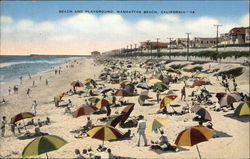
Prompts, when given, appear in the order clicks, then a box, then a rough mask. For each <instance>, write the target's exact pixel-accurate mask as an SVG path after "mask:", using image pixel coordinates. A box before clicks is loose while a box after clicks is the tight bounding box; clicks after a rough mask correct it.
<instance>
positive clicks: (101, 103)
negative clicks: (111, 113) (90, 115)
mask: <svg viewBox="0 0 250 159" xmlns="http://www.w3.org/2000/svg"><path fill="white" fill-rule="evenodd" d="M107 105H109V101H108V100H107V99H101V100H100V101H98V102H97V103H96V105H95V106H96V107H97V108H98V109H101V107H106V106H107Z"/></svg>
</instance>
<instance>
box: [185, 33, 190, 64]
mask: <svg viewBox="0 0 250 159" xmlns="http://www.w3.org/2000/svg"><path fill="white" fill-rule="evenodd" d="M186 34H187V55H186V56H187V61H188V60H189V59H188V55H189V34H191V33H186Z"/></svg>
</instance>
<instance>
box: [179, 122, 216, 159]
mask: <svg viewBox="0 0 250 159" xmlns="http://www.w3.org/2000/svg"><path fill="white" fill-rule="evenodd" d="M214 135H215V133H214V132H213V131H211V130H210V129H208V128H206V127H204V126H200V125H199V126H194V127H191V128H188V129H185V130H183V131H182V132H181V133H179V135H178V136H177V138H176V140H175V144H176V145H177V146H193V145H195V146H196V148H197V151H198V154H199V157H200V159H201V155H200V151H199V148H198V146H197V144H198V143H200V142H204V141H208V140H209V139H210V138H212V137H213V136H214Z"/></svg>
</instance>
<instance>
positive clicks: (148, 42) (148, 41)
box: [147, 40, 150, 53]
mask: <svg viewBox="0 0 250 159" xmlns="http://www.w3.org/2000/svg"><path fill="white" fill-rule="evenodd" d="M149 44H150V40H147V49H148V53H149Z"/></svg>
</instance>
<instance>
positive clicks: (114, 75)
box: [110, 74, 120, 79]
mask: <svg viewBox="0 0 250 159" xmlns="http://www.w3.org/2000/svg"><path fill="white" fill-rule="evenodd" d="M110 77H111V78H114V79H117V78H119V77H120V76H119V75H118V74H112V75H111V76H110Z"/></svg>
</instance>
